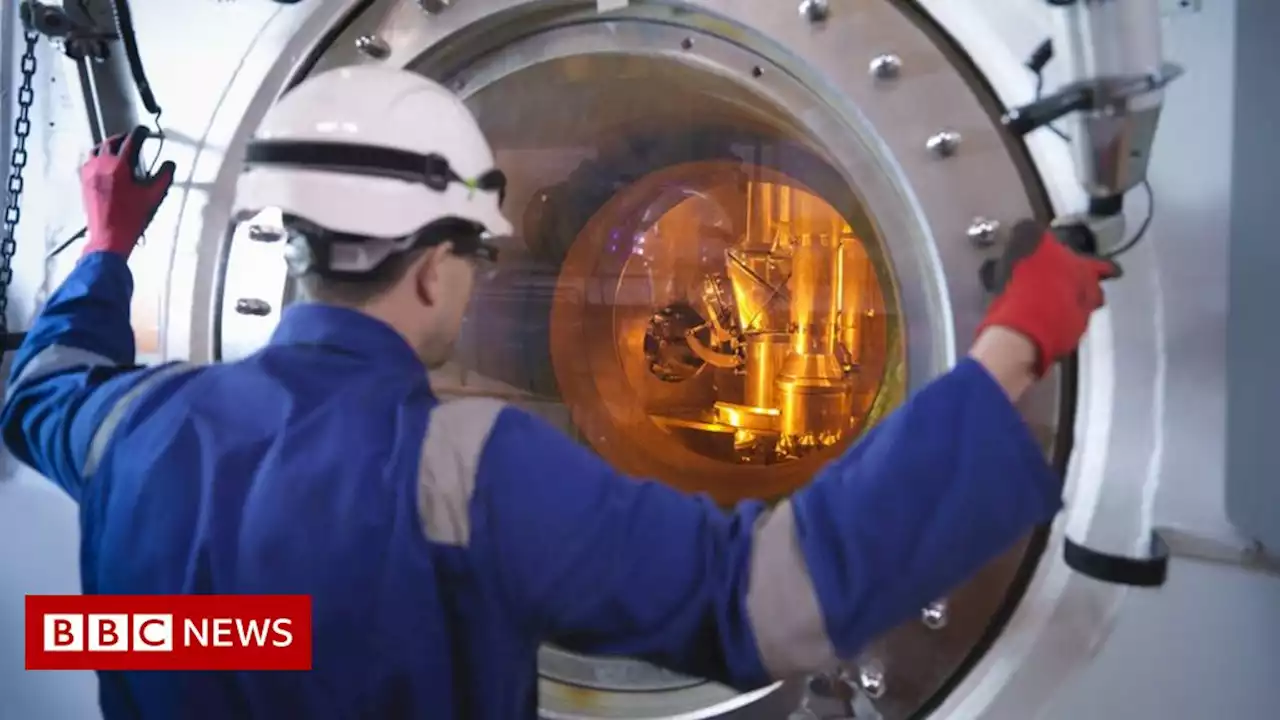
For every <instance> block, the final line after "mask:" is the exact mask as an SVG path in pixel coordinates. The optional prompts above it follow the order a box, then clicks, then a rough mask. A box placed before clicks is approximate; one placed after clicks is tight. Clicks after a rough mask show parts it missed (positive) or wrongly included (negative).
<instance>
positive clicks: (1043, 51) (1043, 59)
mask: <svg viewBox="0 0 1280 720" xmlns="http://www.w3.org/2000/svg"><path fill="white" fill-rule="evenodd" d="M1050 60H1053V40H1052V39H1051V38H1047V39H1045V41H1044V42H1042V43H1040V44H1039V45H1037V46H1036V49H1035V50H1034V51H1032V53H1031V57H1029V58H1027V62H1026V63H1024V65H1025V66H1026V68H1027V69H1028V70H1030V71H1031V72H1032V73H1034V74H1035V76H1036V96H1035V98H1034V100H1035V101H1036V102H1038V101H1039V100H1040V98H1041V97H1042V96H1043V95H1044V68H1045V66H1046V65H1048V64H1049V61H1050ZM1045 127H1047V128H1049V130H1051V131H1052V132H1053V134H1054V135H1057V136H1058V137H1060V138H1062V139H1063V140H1066V141H1067V142H1071V138H1069V137H1067V134H1066V133H1064V132H1062V131H1061V130H1059V129H1058V128H1056V127H1054V126H1053V124H1052V123H1050V124H1048V125H1045Z"/></svg>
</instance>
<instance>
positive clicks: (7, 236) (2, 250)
mask: <svg viewBox="0 0 1280 720" xmlns="http://www.w3.org/2000/svg"><path fill="white" fill-rule="evenodd" d="M39 39H40V35H39V34H38V33H35V32H32V31H30V30H28V31H26V32H25V33H23V40H24V41H25V43H26V48H25V49H24V50H23V53H22V64H21V65H20V66H19V71H20V72H21V73H22V83H21V85H19V87H18V119H17V120H16V121H14V125H13V155H12V156H11V157H10V159H9V161H10V164H9V187H8V192H7V193H6V194H5V197H6V202H5V209H4V239H3V240H0V333H2V334H3V337H4V340H5V343H6V344H9V340H10V338H9V319H8V312H9V285H10V283H12V282H13V254H14V252H16V251H17V249H18V242H17V239H16V238H15V235H16V233H17V230H18V221H19V220H21V219H22V210H21V201H22V190H23V179H22V171H23V170H24V169H26V167H27V138H28V137H29V136H30V135H31V104H32V102H33V101H34V100H35V90H34V89H33V88H32V83H33V82H34V81H35V76H36V41H37V40H39Z"/></svg>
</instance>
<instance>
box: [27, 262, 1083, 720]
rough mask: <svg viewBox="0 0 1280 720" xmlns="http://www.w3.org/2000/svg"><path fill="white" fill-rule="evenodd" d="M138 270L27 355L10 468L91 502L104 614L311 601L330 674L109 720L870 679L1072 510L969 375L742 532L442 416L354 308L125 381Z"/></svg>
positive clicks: (76, 302) (546, 448)
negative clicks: (153, 601)
mask: <svg viewBox="0 0 1280 720" xmlns="http://www.w3.org/2000/svg"><path fill="white" fill-rule="evenodd" d="M131 292H132V276H131V275H130V272H129V269H128V267H127V265H126V264H125V261H124V259H122V258H121V257H119V256H116V255H112V254H107V253H96V254H91V255H89V256H87V257H86V258H84V259H83V260H82V261H81V262H80V263H79V265H78V266H77V267H76V269H75V270H74V272H73V273H72V274H71V276H70V277H69V278H68V279H67V280H66V282H64V283H63V284H62V286H61V287H60V288H59V289H58V291H57V292H56V293H55V294H54V295H53V297H52V298H51V299H50V301H49V303H48V306H47V307H46V308H45V309H44V311H43V313H42V314H41V315H40V317H39V318H38V320H37V321H36V323H35V325H34V327H33V328H32V329H31V331H30V333H29V334H28V337H27V340H26V342H25V343H24V344H23V346H22V348H21V349H20V350H19V351H18V353H17V357H16V359H15V363H14V366H13V374H12V377H11V378H10V380H9V386H8V392H7V395H6V398H5V404H4V410H3V435H4V441H5V443H6V444H7V445H8V447H9V448H10V449H11V450H12V451H13V452H14V453H15V454H16V455H17V456H18V457H19V458H20V459H21V460H23V461H24V462H26V463H29V464H30V465H32V466H34V467H35V468H37V469H38V470H40V471H41V472H42V473H43V474H45V475H47V476H48V477H49V478H51V479H53V480H54V481H55V482H57V483H58V485H60V486H61V487H62V488H63V489H64V490H66V492H67V493H69V494H70V495H71V496H72V497H73V498H74V499H75V500H76V501H77V502H78V503H79V505H80V517H81V529H82V540H81V573H82V577H83V582H84V591H85V592H86V593H105V594H114V593H128V594H134V593H137V594H146V593H308V594H310V595H311V596H312V598H313V613H314V623H315V633H314V670H312V671H311V672H294V673H283V672H281V673H158V672H111V673H105V672H104V673H101V674H100V679H101V701H102V706H103V710H104V713H105V715H106V717H107V718H108V720H116V719H119V718H143V717H145V718H156V719H164V720H169V719H172V718H273V719H274V718H431V719H432V720H439V719H443V718H481V719H493V720H510V719H511V718H517V717H524V718H533V717H535V705H536V678H537V670H536V662H535V650H536V648H537V647H538V645H539V644H540V643H541V642H544V641H553V642H555V643H557V644H559V645H561V646H563V647H566V648H569V649H572V650H576V651H580V652H585V653H611V654H612V653H617V654H625V655H629V656H634V657H640V658H644V659H647V660H650V661H653V662H655V663H658V664H660V665H663V666H666V667H668V668H670V669H673V670H676V671H680V672H685V673H690V674H694V675H700V676H703V677H708V678H711V679H715V680H719V681H722V682H725V683H728V684H729V685H732V686H734V687H738V688H743V689H746V688H752V687H757V686H760V685H761V684H763V683H765V682H766V681H768V680H769V679H770V678H771V677H783V676H789V675H793V674H795V673H797V672H798V671H802V670H807V669H810V668H814V667H820V666H824V664H827V663H829V662H830V661H831V660H832V659H833V658H835V657H837V656H839V657H851V656H853V655H854V654H855V653H856V652H857V651H858V649H859V647H860V646H862V645H864V644H865V643H866V642H867V641H868V640H869V639H870V638H872V637H873V636H875V635H876V634H878V633H881V632H882V631H885V630H888V629H889V628H891V627H892V626H894V625H896V624H898V623H900V622H902V621H904V620H906V619H907V618H909V617H910V616H911V615H913V614H914V613H916V612H918V609H919V608H920V607H922V606H924V605H925V604H927V603H928V602H930V601H932V600H934V599H935V598H937V597H939V596H942V595H944V594H945V593H946V592H947V591H948V590H949V589H951V588H952V587H953V586H955V585H957V584H958V583H960V582H962V581H963V580H965V579H966V578H968V577H969V576H970V575H971V574H972V573H974V572H975V571H976V570H978V569H979V567H980V566H982V565H983V564H984V563H985V562H987V561H988V560H990V559H992V558H993V557H994V556H995V555H997V554H998V553H1000V552H1001V551H1003V550H1005V549H1006V548H1007V547H1009V546H1010V545H1011V544H1012V543H1013V542H1015V541H1016V540H1017V539H1018V538H1020V537H1021V536H1022V535H1023V534H1024V533H1026V532H1027V531H1029V530H1030V529H1031V528H1032V527H1033V526H1034V525H1036V524H1039V523H1043V522H1046V521H1048V520H1049V519H1050V518H1051V517H1052V516H1053V514H1054V513H1055V512H1056V511H1057V509H1058V508H1059V504H1060V499H1059V483H1058V482H1057V479H1056V478H1055V476H1054V474H1053V473H1052V471H1051V469H1050V468H1049V467H1048V466H1047V464H1046V463H1045V461H1044V459H1043V457H1042V455H1041V451H1040V449H1039V448H1038V447H1037V444H1036V442H1035V441H1034V440H1033V438H1032V436H1031V434H1030V433H1029V431H1028V429H1027V427H1026V426H1025V424H1024V423H1023V421H1022V419H1021V418H1020V417H1019V415H1018V413H1017V412H1016V410H1015V409H1014V407H1013V406H1012V404H1011V403H1010V402H1009V400H1008V399H1007V398H1006V396H1005V395H1004V393H1003V392H1002V391H1001V389H1000V387H999V386H998V385H997V384H996V383H995V382H994V380H993V379H992V378H991V377H990V376H989V375H988V374H987V372H986V371H985V370H984V369H983V368H982V367H981V366H980V365H978V364H977V363H975V362H973V361H971V360H964V361H962V362H961V363H960V364H959V365H958V366H956V367H955V368H954V369H953V370H952V371H951V372H949V373H947V374H946V375H944V376H943V377H941V378H939V379H938V380H936V381H935V382H933V383H932V384H931V385H930V386H928V387H927V388H925V389H924V390H923V391H921V392H919V393H917V394H916V395H915V396H914V397H913V398H911V399H910V400H909V401H908V402H907V403H906V404H905V405H904V406H903V407H902V408H900V409H899V410H897V411H896V412H895V413H893V414H892V415H891V416H890V417H888V418H887V419H886V420H884V421H883V422H882V423H881V424H880V425H879V426H878V427H876V428H875V429H874V430H872V431H871V432H870V433H868V434H867V435H866V436H865V437H864V438H863V439H862V441H861V442H859V443H858V444H857V445H856V446H854V447H852V448H851V449H849V450H848V451H847V452H846V453H844V455H843V456H842V457H841V458H839V459H838V460H836V461H834V462H833V463H831V464H830V465H829V466H827V467H826V468H825V469H824V470H823V471H821V472H820V473H819V474H818V476H817V477H816V478H815V479H814V482H813V483H812V484H811V485H810V486H809V487H807V488H805V489H804V490H802V491H800V492H799V493H797V494H796V495H795V496H794V497H793V498H792V499H791V500H790V501H788V502H784V503H781V504H779V505H777V506H775V507H774V508H772V509H768V508H766V507H764V506H763V505H761V504H759V503H745V504H743V505H741V506H739V507H738V508H736V509H735V510H734V511H732V512H725V511H723V510H722V509H720V508H717V507H715V506H713V505H712V504H711V503H710V502H708V501H706V500H704V499H700V498H694V497H689V496H686V495H683V494H681V493H678V492H676V491H674V490H672V489H669V488H667V487H665V486H663V485H661V484H657V483H653V482H643V481H637V480H634V479H631V478H627V477H622V476H620V475H619V474H618V473H617V472H615V471H614V470H612V469H611V468H610V467H609V466H608V465H606V464H605V463H604V462H603V461H601V460H600V459H598V458H597V457H596V456H595V455H593V454H592V453H591V452H590V451H589V450H588V449H586V448H584V447H581V446H579V445H577V444H576V443H574V442H573V441H571V440H569V439H568V438H566V437H565V436H564V435H562V434H561V433H560V432H558V431H557V430H556V429H554V428H552V427H551V426H549V425H548V424H546V423H545V422H543V421H542V420H540V419H538V418H537V417H534V416H533V415H530V414H528V413H525V412H522V411H520V410H518V409H515V408H512V407H506V406H503V405H502V404H500V403H498V402H497V401H492V400H482V399H476V400H464V401H451V402H445V403H441V402H439V401H438V400H437V399H436V398H435V397H434V396H433V395H432V392H431V387H430V386H429V385H428V382H427V375H426V373H425V372H424V368H423V366H422V365H421V364H420V363H419V361H418V359H417V358H416V357H415V355H414V353H413V352H412V351H411V350H410V348H409V346H408V345H407V344H406V343H405V342H404V341H403V340H402V339H401V337H400V336H399V335H398V334H397V333H395V332H394V331H393V330H392V329H391V328H389V327H388V326H386V325H384V324H382V323H380V322H379V321H377V320H374V319H372V318H370V317H368V316H365V315H362V314H360V313H357V312H355V311H352V310H346V309H341V308H336V307H327V306H321V305H297V306H293V307H291V308H289V309H288V310H287V311H286V313H285V315H284V317H283V319H282V320H281V323H280V325H279V328H278V329H277V330H276V332H275V334H274V336H273V337H272V339H271V341H270V343H269V344H268V346H267V347H265V348H264V349H263V350H261V351H260V352H258V353H257V354H255V355H253V356H252V357H249V358H247V359H245V360H243V361H240V362H235V363H226V364H215V365H206V366H192V365H186V364H179V363H173V364H166V365H162V366H160V367H139V366H137V365H135V364H134V362H135V357H134V341H133V333H132V332H131V330H130V324H129V300H130V295H131Z"/></svg>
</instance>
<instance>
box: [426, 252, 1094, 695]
mask: <svg viewBox="0 0 1280 720" xmlns="http://www.w3.org/2000/svg"><path fill="white" fill-rule="evenodd" d="M1023 250H1026V248H1023ZM1106 267H1107V266H1104V264H1102V263H1099V262H1098V261H1094V260H1089V259H1085V258H1078V257H1075V256H1073V255H1071V254H1070V253H1069V252H1068V251H1065V250H1064V249H1063V248H1062V247H1061V246H1059V245H1057V244H1056V243H1051V242H1038V245H1037V246H1036V247H1032V248H1031V250H1030V256H1029V257H1027V259H1026V260H1025V261H1024V262H1023V263H1021V264H1020V265H1019V267H1017V268H1015V270H1014V278H1013V282H1012V284H1011V286H1010V288H1009V289H1008V290H1007V291H1006V292H1005V294H1004V295H1003V296H1002V297H1001V298H1000V299H999V301H998V302H997V303H996V305H995V306H993V309H992V311H991V314H990V315H989V316H988V326H989V327H987V328H986V329H985V331H984V332H983V335H982V338H981V339H980V341H979V343H978V344H977V345H976V346H975V349H974V353H973V356H972V357H970V358H967V359H965V360H964V361H962V362H961V363H960V364H959V365H958V366H957V367H956V368H954V369H953V370H952V371H951V372H949V373H947V374H946V375H944V376H942V377H941V378H939V379H937V380H936V381H934V382H933V383H931V384H930V385H929V386H927V387H926V388H924V389H923V390H922V391H920V392H918V393H917V394H915V395H914V396H913V397H912V398H911V399H910V400H909V401H908V402H906V403H905V404H904V405H903V406H902V407H901V408H899V409H898V410H896V411H895V412H894V413H892V414H891V415H890V416H889V417H888V418H886V419H885V420H884V421H883V422H882V423H881V424H880V425H879V426H877V427H876V428H875V429H874V430H873V431H871V432H870V433H869V434H868V435H867V436H866V437H864V438H863V439H862V440H861V442H859V443H858V444H857V445H855V446H854V447H852V448H851V449H850V450H848V451H847V452H846V453H845V454H844V455H843V456H842V457H841V458H839V459H838V460H836V461H834V462H832V463H830V464H829V465H828V466H827V467H826V468H825V469H823V470H822V471H821V472H820V473H819V475H818V476H817V477H816V478H815V479H814V481H813V483H812V484H811V485H810V486H809V487H808V488H806V489H804V490H802V491H801V492H799V493H797V494H796V495H795V496H793V497H792V498H791V499H790V500H789V501H786V502H783V503H781V504H779V505H777V506H776V507H774V508H772V509H770V510H766V509H765V508H764V507H763V506H762V505H760V504H755V503H748V504H744V505H742V506H740V507H739V508H737V509H736V510H735V511H734V512H732V513H726V512H723V511H722V510H720V509H719V508H716V507H714V506H713V505H711V504H710V503H709V502H708V501H706V500H703V499H698V498H693V497H689V496H686V495H683V494H681V493H679V492H676V491H675V490H672V489H670V488H667V487H665V486H662V485H659V484H657V483H652V482H642V481H636V480H633V479H630V478H626V477H622V476H620V475H619V474H618V473H616V472H615V471H613V470H612V469H611V468H610V467H608V466H607V465H606V464H605V463H604V462H603V461H601V460H600V459H599V458H597V457H596V456H595V455H594V454H592V453H591V452H590V451H589V450H588V449H586V448H583V447H581V446H579V445H577V444H575V443H573V442H572V441H570V440H569V439H568V438H566V437H565V436H564V435H562V434H561V433H559V432H558V431H556V430H555V429H553V428H551V427H550V426H549V425H547V424H546V423H544V422H542V421H541V420H539V419H538V418H535V417H533V416H531V415H529V414H526V413H523V412H521V411H518V410H514V409H511V408H506V409H502V407H501V406H500V405H499V404H498V403H496V402H493V401H478V400H468V401H460V402H456V403H446V404H445V405H442V406H440V407H439V408H437V409H436V410H435V411H434V415H433V417H432V420H431V428H430V431H429V433H428V438H429V439H428V443H427V448H426V450H425V452H424V456H423V467H424V470H425V472H424V475H423V478H424V482H423V494H422V497H421V500H420V503H421V504H420V508H421V509H422V517H423V522H424V525H425V527H426V530H427V534H428V536H430V537H432V539H434V540H435V541H437V542H444V543H449V544H456V545H464V546H466V548H467V551H466V552H467V555H468V557H469V558H470V560H471V562H470V563H469V565H470V567H471V572H472V573H473V574H474V575H473V577H474V578H476V580H477V581H478V582H480V583H481V584H482V586H484V587H486V588H487V589H488V590H489V591H490V593H489V594H490V595H491V596H492V597H496V598H499V599H500V601H501V602H503V603H504V604H505V605H506V606H507V608H508V610H509V612H511V613H512V614H513V615H514V616H515V617H516V618H518V619H519V621H520V622H521V623H522V625H523V626H525V627H527V628H529V629H530V630H532V631H533V632H534V633H535V634H536V635H537V637H538V638H539V639H541V640H549V641H552V642H555V643H557V644H559V645H561V646H563V647H565V648H568V649H572V650H576V651H580V652H587V653H607V654H619V655H628V656H633V657H639V658H644V659H648V660H651V661H653V662H656V663H658V664H660V665H663V666H665V667H667V668H670V669H673V670H677V671H682V672H685V673H690V674H695V675H699V676H702V677H707V678H711V679H715V680H720V681H723V682H726V683H728V684H730V685H733V686H735V687H739V688H748V687H753V686H759V685H760V684H762V683H764V682H766V681H767V680H769V679H772V678H784V677H789V676H793V675H795V674H799V673H805V672H812V671H818V670H823V669H828V668H830V667H831V666H832V665H833V664H834V663H835V662H836V660H837V659H849V658H852V657H853V656H854V655H855V654H856V653H857V652H858V651H859V649H860V648H861V647H862V646H863V645H864V644H865V643H866V642H867V641H868V640H870V639H871V638H873V637H874V636H876V635H877V634H879V633H881V632H884V631H886V630H889V629H890V628H892V627H893V626H895V625H896V624H898V623H900V622H902V621H903V620H905V619H907V618H909V617H910V616H911V615H913V614H914V613H916V612H918V611H919V609H920V608H921V607H923V606H924V605H925V604H927V603H928V602H930V601H932V600H934V599H936V598H938V597H940V596H942V595H944V594H946V593H947V592H948V591H950V590H951V589H952V588H953V587H954V586H956V585H957V584H959V583H961V582H963V581H964V580H966V579H967V578H969V577H970V576H971V575H972V574H973V573H975V572H976V571H977V570H978V569H979V568H980V567H982V566H983V565H984V564H985V563H987V562H988V561H989V560H991V559H992V558H994V557H995V556H996V555H997V554H999V553H1000V552H1002V551H1004V550H1006V549H1007V548H1008V547H1009V546H1010V545H1011V544H1013V543H1014V542H1015V541H1017V540H1018V539H1019V538H1020V537H1022V536H1023V535H1024V534H1025V533H1026V532H1028V531H1029V530H1031V529H1032V528H1033V527H1034V526H1035V525H1037V524H1040V523H1044V522H1046V521H1048V520H1049V519H1050V518H1051V517H1052V516H1053V515H1054V513H1055V512H1056V511H1057V509H1058V507H1059V504H1060V500H1059V485H1058V480H1057V478H1056V477H1055V475H1054V473H1053V472H1052V470H1051V469H1050V467H1049V466H1048V464H1047V463H1046V462H1045V460H1044V458H1043V456H1042V453H1041V449H1040V447H1039V445H1038V444H1037V442H1036V441H1035V439H1034V438H1033V437H1032V435H1031V433H1030V432H1029V430H1028V428H1027V427H1026V425H1025V424H1024V422H1023V420H1022V418H1021V416H1020V415H1019V413H1018V411H1017V409H1016V408H1015V407H1014V405H1013V403H1012V402H1011V399H1012V398H1015V397H1016V396H1017V395H1019V394H1020V393H1021V392H1022V391H1023V390H1025V389H1026V388H1027V387H1028V386H1029V385H1030V384H1031V383H1032V382H1033V381H1034V379H1035V377H1036V376H1037V375H1039V374H1042V373H1043V372H1044V370H1045V369H1046V368H1047V367H1048V366H1049V365H1050V364H1051V363H1052V362H1053V361H1054V360H1056V359H1057V358H1059V357H1061V356H1062V355H1064V354H1066V353H1069V352H1071V351H1072V349H1073V348H1074V346H1075V344H1076V342H1078V340H1079V337H1080V335H1081V334H1082V333H1083V331H1084V328H1085V326H1086V323H1087V320H1088V316H1089V314H1090V313H1091V312H1092V310H1093V309H1095V308H1096V307H1097V306H1098V305H1100V304H1101V301H1102V299H1101V293H1100V291H1099V288H1098V282H1099V280H1100V279H1101V278H1102V277H1104V276H1105V275H1106V274H1107V270H1106Z"/></svg>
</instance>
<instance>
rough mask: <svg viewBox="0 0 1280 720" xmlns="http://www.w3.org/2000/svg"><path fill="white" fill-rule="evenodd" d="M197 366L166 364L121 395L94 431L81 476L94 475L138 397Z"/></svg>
mask: <svg viewBox="0 0 1280 720" xmlns="http://www.w3.org/2000/svg"><path fill="white" fill-rule="evenodd" d="M197 367H199V366H198V365H191V364H189V363H181V362H180V363H174V364H172V365H165V366H164V367H162V368H160V369H159V370H156V371H155V372H153V373H151V374H150V375H148V376H147V377H145V378H143V379H142V380H141V381H139V382H138V384H137V385H134V386H133V387H131V388H129V390H128V391H127V392H126V393H125V394H124V395H121V396H120V399H119V400H116V402H115V405H112V406H111V409H110V410H108V411H107V414H106V416H105V417H103V418H102V422H101V423H99V425H98V429H97V430H96V431H95V432H94V433H93V440H92V441H91V442H90V443H89V454H88V455H87V456H86V457H85V460H84V470H83V471H81V473H80V475H81V477H84V478H89V477H93V473H94V472H95V471H97V469H98V464H99V463H101V462H102V458H103V456H105V455H106V454H107V448H108V447H109V446H110V444H111V438H112V437H114V436H115V434H116V430H117V429H119V427H120V423H121V422H122V421H123V420H124V417H125V415H127V414H128V412H129V409H130V408H132V407H133V404H134V403H135V402H137V400H138V398H140V397H142V395H143V393H145V392H147V391H148V390H150V389H152V388H154V387H155V386H156V385H158V384H160V381H161V380H166V379H168V378H171V377H173V376H175V375H180V374H182V373H186V372H191V371H192V370H195V369H196V368H197Z"/></svg>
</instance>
